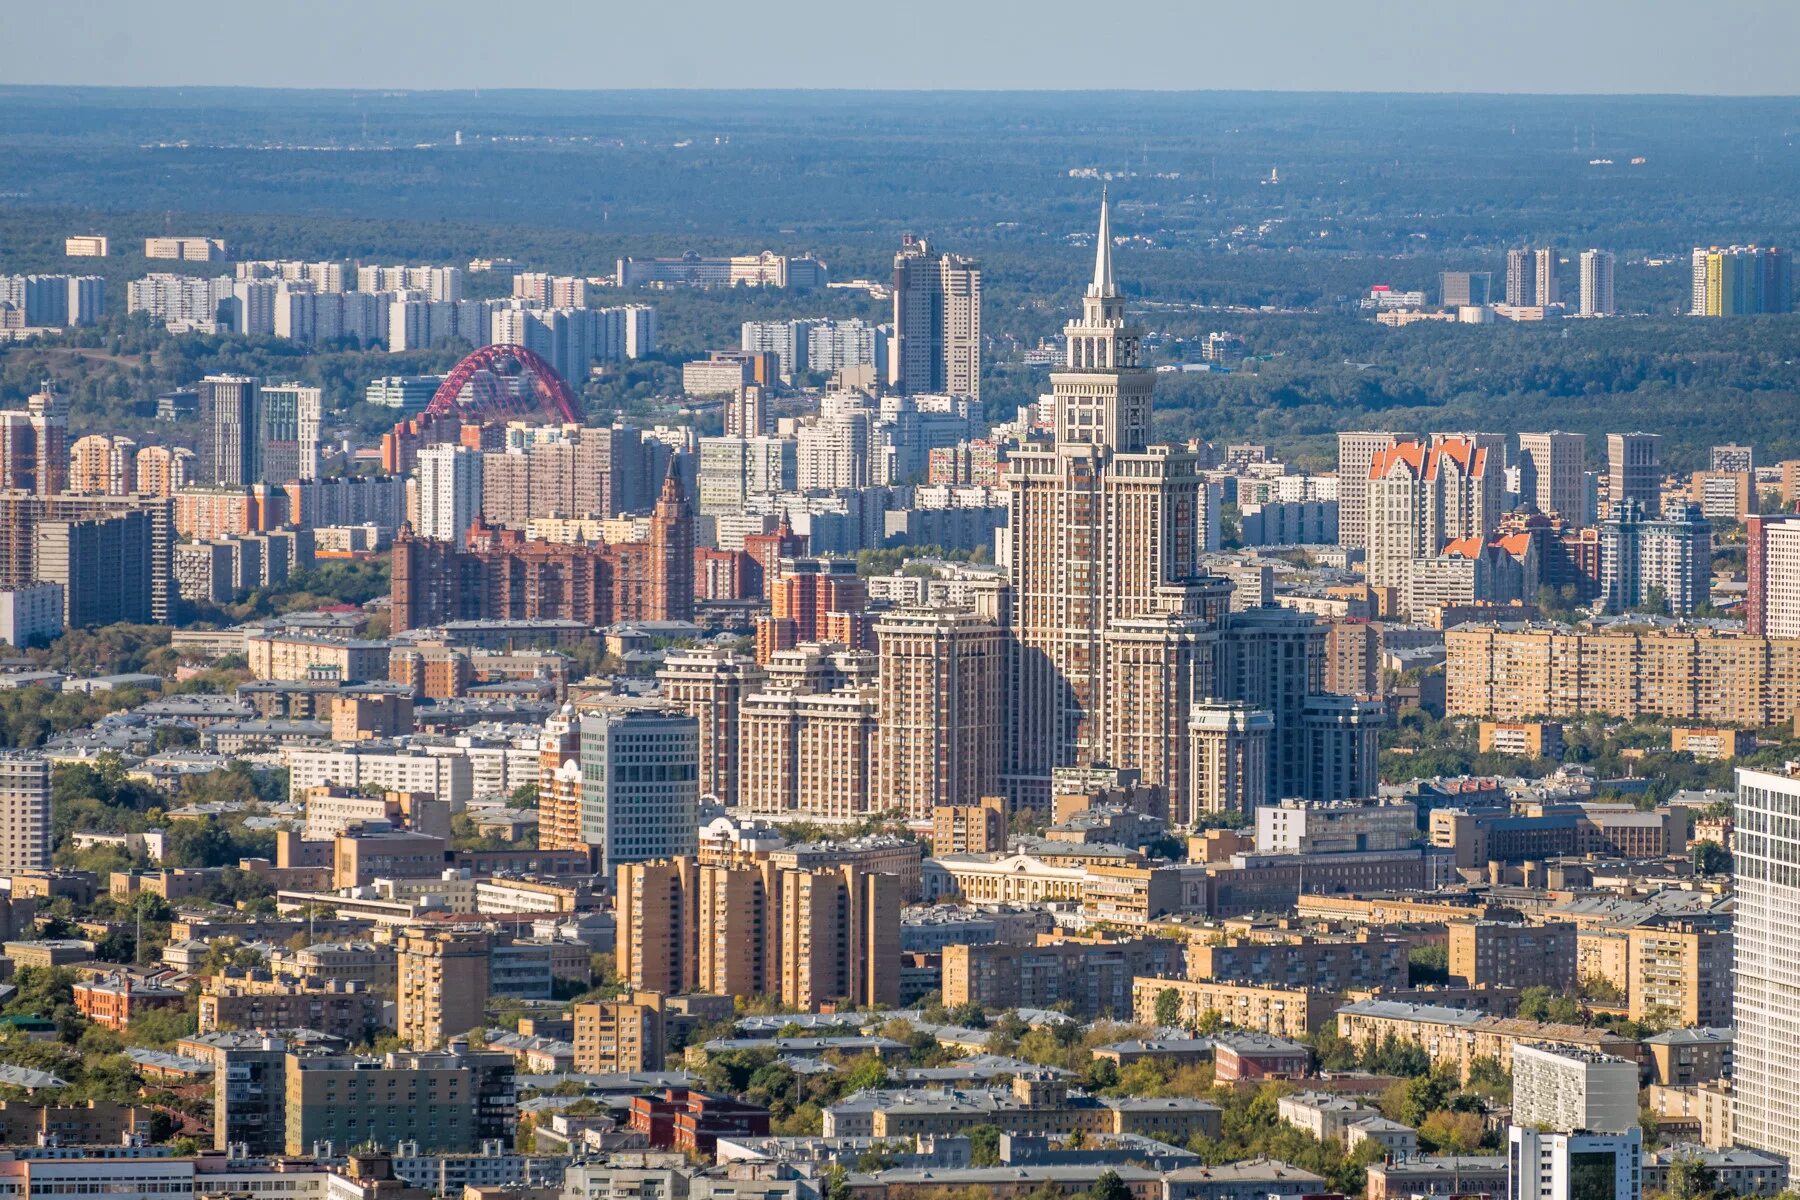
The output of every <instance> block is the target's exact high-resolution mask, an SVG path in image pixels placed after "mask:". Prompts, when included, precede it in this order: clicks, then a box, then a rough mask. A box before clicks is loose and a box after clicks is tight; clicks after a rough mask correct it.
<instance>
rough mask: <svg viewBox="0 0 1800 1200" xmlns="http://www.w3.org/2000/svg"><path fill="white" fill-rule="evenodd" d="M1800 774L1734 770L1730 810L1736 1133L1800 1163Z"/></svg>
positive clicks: (1740, 1139) (1756, 1147) (1741, 1140)
mask: <svg viewBox="0 0 1800 1200" xmlns="http://www.w3.org/2000/svg"><path fill="white" fill-rule="evenodd" d="M1797 815H1800V776H1796V775H1793V774H1776V773H1774V772H1769V771H1752V770H1748V769H1744V768H1740V769H1739V770H1738V772H1737V802H1736V804H1735V805H1734V806H1733V809H1732V830H1733V832H1732V846H1731V851H1732V859H1733V863H1734V864H1735V871H1734V876H1735V878H1734V884H1735V891H1736V901H1735V904H1734V905H1733V915H1732V925H1733V931H1732V932H1733V941H1734V945H1733V954H1734V956H1735V963H1736V966H1735V971H1734V984H1735V987H1734V989H1733V991H1734V996H1733V1022H1734V1026H1735V1028H1736V1039H1735V1042H1734V1044H1733V1047H1732V1091H1733V1108H1734V1136H1735V1138H1736V1140H1737V1143H1738V1144H1739V1145H1742V1146H1749V1147H1750V1148H1752V1149H1754V1150H1767V1151H1769V1152H1771V1153H1773V1154H1779V1155H1781V1156H1782V1157H1783V1158H1785V1159H1787V1160H1788V1161H1790V1162H1793V1161H1796V1160H1800V1089H1796V1088H1795V1087H1794V1080H1795V1077H1796V1071H1797V1070H1800V1064H1797V1062H1796V1058H1795V1055H1796V1054H1797V1053H1800V974H1796V972H1795V969H1794V952H1793V947H1794V946H1795V945H1796V944H1800V841H1797V840H1796V839H1795V838H1794V837H1793V836H1792V831H1793V828H1794V821H1795V818H1796V816H1797Z"/></svg>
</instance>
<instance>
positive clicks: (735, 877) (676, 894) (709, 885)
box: [614, 858, 901, 1009]
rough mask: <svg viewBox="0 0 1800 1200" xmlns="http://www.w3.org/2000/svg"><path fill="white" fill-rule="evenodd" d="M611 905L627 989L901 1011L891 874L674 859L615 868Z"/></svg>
mask: <svg viewBox="0 0 1800 1200" xmlns="http://www.w3.org/2000/svg"><path fill="white" fill-rule="evenodd" d="M617 894H618V897H619V902H618V913H619V922H618V935H617V942H616V946H615V951H614V961H615V962H616V964H617V969H618V972H619V977H620V978H621V979H623V980H625V981H626V983H627V984H628V985H629V986H630V987H632V988H634V989H637V990H640V991H659V992H663V993H666V994H676V993H679V992H685V991H692V990H695V989H696V988H697V989H699V990H701V991H705V992H710V993H716V994H722V995H739V996H756V995H772V996H776V997H778V998H779V999H780V1000H781V1001H782V1002H783V1003H785V1004H789V1005H792V1006H795V1007H798V1008H804V1009H817V1008H819V1007H820V1006H821V1005H823V1004H825V1003H827V1002H833V1001H836V1002H843V1001H849V1002H850V1003H853V1004H858V1005H891V1004H894V1003H897V1002H898V998H899V985H900V980H899V964H900V907H901V879H900V876H898V875H887V874H879V873H876V872H873V871H867V870H864V869H862V868H860V867H855V866H843V867H839V868H835V869H832V868H821V869H817V870H808V869H794V868H790V869H781V870H778V869H776V868H775V867H774V866H773V865H772V864H770V863H769V862H767V861H762V862H752V863H744V864H709V865H706V866H701V865H699V864H698V863H697V862H696V861H695V860H694V859H692V858H683V859H674V860H668V861H662V862H651V863H628V864H625V865H623V866H621V867H620V868H619V873H618V891H617Z"/></svg>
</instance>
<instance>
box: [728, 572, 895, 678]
mask: <svg viewBox="0 0 1800 1200" xmlns="http://www.w3.org/2000/svg"><path fill="white" fill-rule="evenodd" d="M868 594H869V593H868V585H867V584H865V583H864V582H863V579H862V576H860V575H858V574H857V572H856V562H855V560H854V559H848V558H821V557H816V556H813V557H800V558H783V559H781V560H780V568H779V570H778V572H777V574H776V576H775V578H774V580H773V581H772V582H771V583H770V585H769V615H768V617H767V618H760V617H759V618H758V619H757V627H756V657H757V660H758V661H759V662H765V663H766V662H768V661H769V657H770V656H771V655H772V654H774V653H775V652H776V651H778V650H787V649H791V648H792V647H794V646H799V645H803V644H806V643H808V642H823V641H839V642H842V643H844V644H845V645H851V646H854V647H855V648H861V642H860V638H858V637H856V636H855V634H856V632H857V630H858V629H860V627H861V622H862V618H863V609H864V608H865V607H866V606H867V604H868ZM844 633H850V634H851V635H852V636H841V635H842V634H844Z"/></svg>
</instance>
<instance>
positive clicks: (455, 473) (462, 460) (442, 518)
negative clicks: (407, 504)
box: [417, 442, 485, 546]
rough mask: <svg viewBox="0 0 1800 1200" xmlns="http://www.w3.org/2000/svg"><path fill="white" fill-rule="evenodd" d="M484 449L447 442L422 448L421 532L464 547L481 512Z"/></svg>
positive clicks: (420, 488) (419, 472)
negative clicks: (482, 451) (470, 528)
mask: <svg viewBox="0 0 1800 1200" xmlns="http://www.w3.org/2000/svg"><path fill="white" fill-rule="evenodd" d="M483 458H484V456H483V455H482V453H481V451H479V450H475V449H472V448H471V447H468V446H458V445H452V444H450V443H448V442H446V443H444V444H442V445H437V446H427V447H425V449H423V450H421V451H419V469H418V482H419V524H418V531H417V532H418V535H419V536H420V537H422V538H432V539H434V540H437V541H443V542H449V543H450V544H451V545H453V546H461V545H462V544H463V542H464V540H465V539H466V538H467V537H468V534H469V527H470V526H471V525H473V524H474V523H475V520H476V518H477V517H479V516H480V515H481V469H482V467H483V466H484V465H485V464H484V462H483Z"/></svg>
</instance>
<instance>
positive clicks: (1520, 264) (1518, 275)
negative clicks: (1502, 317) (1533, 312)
mask: <svg viewBox="0 0 1800 1200" xmlns="http://www.w3.org/2000/svg"><path fill="white" fill-rule="evenodd" d="M1535 299H1537V277H1536V274H1535V271H1534V268H1533V264H1532V261H1531V251H1529V250H1524V249H1517V248H1515V249H1512V250H1508V251H1507V252H1506V303H1507V304H1508V305H1509V306H1511V307H1513V308H1526V307H1529V306H1530V304H1531V302H1532V301H1533V300H1535Z"/></svg>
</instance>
